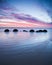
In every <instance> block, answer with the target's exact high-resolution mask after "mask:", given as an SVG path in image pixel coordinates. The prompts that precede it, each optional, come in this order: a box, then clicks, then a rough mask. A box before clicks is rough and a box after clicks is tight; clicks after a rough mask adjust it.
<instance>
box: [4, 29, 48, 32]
mask: <svg viewBox="0 0 52 65" xmlns="http://www.w3.org/2000/svg"><path fill="white" fill-rule="evenodd" d="M9 31H10V30H9V29H5V30H4V32H9ZM13 32H18V30H17V29H14V30H13ZM23 32H28V31H27V30H23ZM29 32H47V30H45V29H44V30H37V31H34V30H33V29H31V30H29Z"/></svg>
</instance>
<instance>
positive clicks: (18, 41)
mask: <svg viewBox="0 0 52 65" xmlns="http://www.w3.org/2000/svg"><path fill="white" fill-rule="evenodd" d="M48 40H50V32H47V33H36V32H35V33H29V32H18V33H14V32H9V33H4V32H0V44H2V45H3V44H4V45H13V44H14V45H29V44H33V45H39V44H42V43H43V42H45V41H48Z"/></svg>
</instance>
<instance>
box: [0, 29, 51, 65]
mask: <svg viewBox="0 0 52 65" xmlns="http://www.w3.org/2000/svg"><path fill="white" fill-rule="evenodd" d="M3 30H4V29H3ZM36 30H37V29H36ZM47 31H48V32H46V33H45V32H38V33H37V32H33V33H32V32H23V31H22V29H21V31H19V32H13V31H10V32H4V31H2V29H0V65H52V29H47Z"/></svg>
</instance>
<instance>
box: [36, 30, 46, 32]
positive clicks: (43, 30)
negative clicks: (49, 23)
mask: <svg viewBox="0 0 52 65" xmlns="http://www.w3.org/2000/svg"><path fill="white" fill-rule="evenodd" d="M36 32H47V30H37V31H36Z"/></svg>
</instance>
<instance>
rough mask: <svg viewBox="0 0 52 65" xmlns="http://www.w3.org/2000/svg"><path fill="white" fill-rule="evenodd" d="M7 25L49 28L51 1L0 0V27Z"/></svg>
mask: <svg viewBox="0 0 52 65" xmlns="http://www.w3.org/2000/svg"><path fill="white" fill-rule="evenodd" d="M11 23H12V24H11ZM13 23H15V25H14V24H13ZM16 24H17V25H16ZM7 25H8V26H11V25H12V26H19V27H20V26H21V27H23V26H24V27H29V26H30V27H41V26H43V27H44V26H45V25H46V26H48V27H51V26H52V0H0V26H7ZM46 26H45V27H46Z"/></svg>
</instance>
